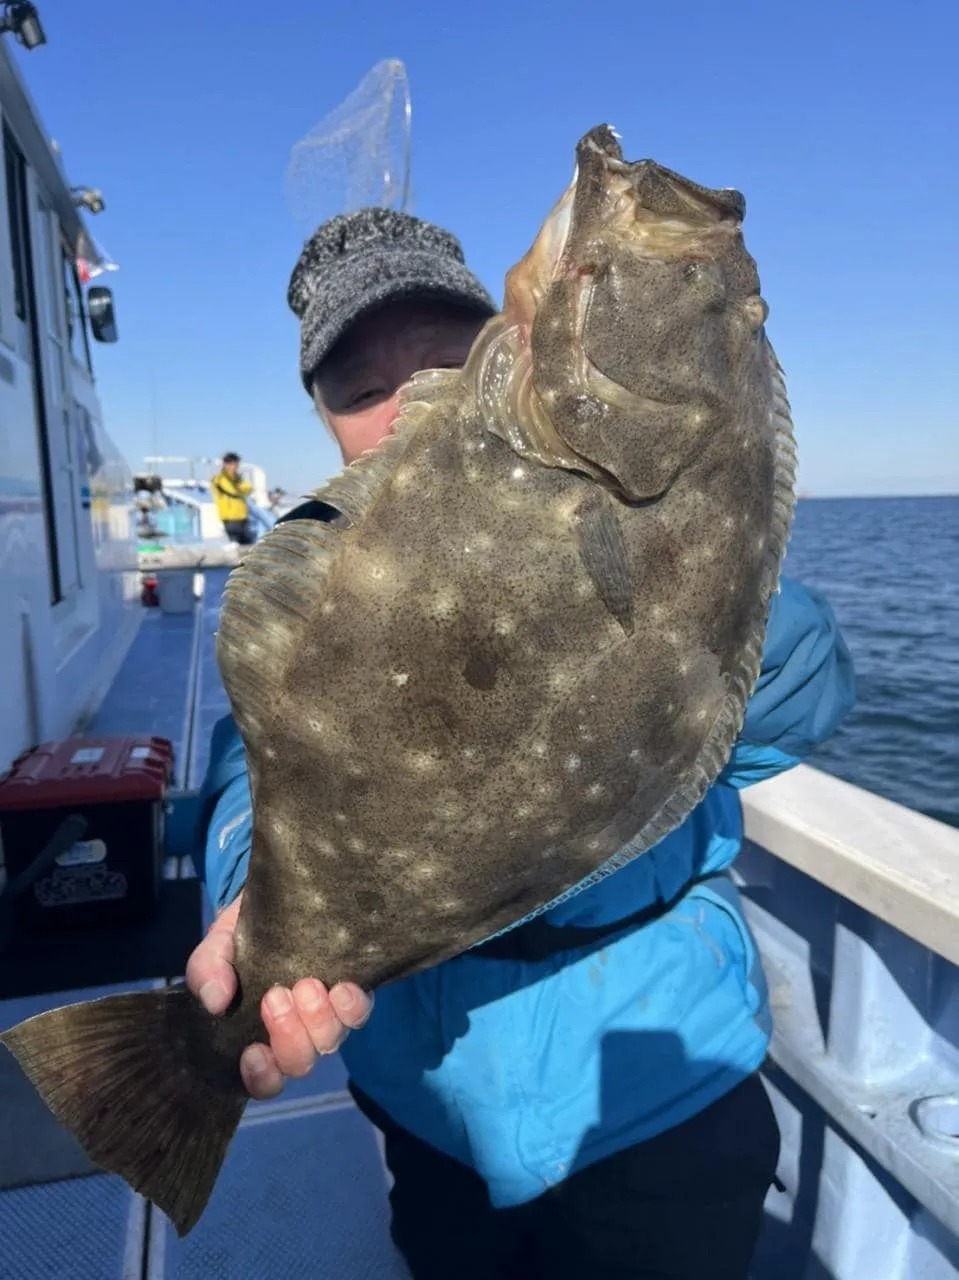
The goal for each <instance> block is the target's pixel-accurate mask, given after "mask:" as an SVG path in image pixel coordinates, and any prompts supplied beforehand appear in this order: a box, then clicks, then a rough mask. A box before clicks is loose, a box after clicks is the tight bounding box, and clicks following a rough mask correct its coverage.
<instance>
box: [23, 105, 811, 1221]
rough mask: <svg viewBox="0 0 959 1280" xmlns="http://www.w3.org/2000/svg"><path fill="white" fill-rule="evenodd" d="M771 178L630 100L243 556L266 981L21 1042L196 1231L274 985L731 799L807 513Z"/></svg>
mask: <svg viewBox="0 0 959 1280" xmlns="http://www.w3.org/2000/svg"><path fill="white" fill-rule="evenodd" d="M744 211H745V205H744V200H743V197H742V196H741V195H740V194H739V193H738V192H736V191H732V190H709V189H707V188H704V187H702V186H698V185H696V184H695V183H693V182H690V181H687V180H686V179H685V178H682V177H680V176H679V175H678V174H676V173H673V172H671V171H670V170H668V169H665V168H663V167H662V166H660V165H659V164H656V163H654V162H653V161H650V160H643V161H639V162H637V163H627V162H625V161H624V159H623V155H622V151H621V149H620V146H619V143H618V138H617V135H616V134H615V133H614V132H613V131H612V130H611V129H610V128H608V127H606V126H601V127H599V128H596V129H594V130H592V131H591V132H590V133H588V134H587V135H586V136H585V137H584V138H583V139H582V140H581V141H580V143H579V145H578V148H577V167H576V174H575V177H574V179H573V182H572V184H571V186H570V187H569V189H568V190H567V192H566V193H565V194H564V195H563V197H562V198H561V200H560V201H559V203H558V205H557V206H556V208H555V209H554V210H553V212H552V213H551V215H550V216H549V218H548V219H547V221H546V223H545V224H544V226H543V228H542V230H541V232H540V234H539V235H538V237H537V238H536V240H535V242H534V244H533V246H532V248H531V249H530V251H529V253H528V254H527V255H526V256H525V257H524V258H523V259H522V260H521V261H520V262H519V263H518V264H517V265H516V266H515V267H514V268H513V269H512V270H511V271H510V272H509V274H508V276H507V281H506V295H505V305H504V308H503V311H502V313H501V314H499V315H497V316H496V317H494V318H493V319H491V320H490V321H489V323H488V324H487V325H486V326H485V327H484V328H483V330H482V332H481V333H480V335H479V336H478V338H477V340H476V343H475V345H474V347H473V349H472V351H471V353H470V356H469V359H468V362H467V364H466V366H465V367H464V369H463V370H461V371H454V372H451V371H448V370H447V371H429V372H425V373H422V374H418V375H417V376H416V377H414V378H413V379H412V381H411V382H410V384H409V385H408V386H407V387H406V388H405V389H404V391H403V394H402V400H401V403H402V408H401V418H400V421H399V422H398V424H397V426H396V430H395V434H394V435H392V436H391V437H389V438H388V439H387V440H386V441H385V442H384V443H383V444H382V445H381V446H380V447H378V448H377V449H376V450H374V451H373V452H371V453H369V454H367V455H365V456H364V457H363V458H362V459H360V460H359V461H358V462H355V463H354V464H353V465H351V466H350V467H348V468H347V469H346V470H345V471H344V472H343V473H342V474H341V475H340V476H338V477H337V478H336V479H334V480H333V481H331V482H330V483H329V484H328V485H327V486H326V487H325V488H323V489H321V490H320V491H319V492H318V493H317V495H316V496H317V497H318V498H320V499H322V500H323V501H324V502H326V503H328V504H329V505H330V506H332V507H334V508H335V509H337V510H338V511H339V512H341V513H342V519H341V521H340V522H338V526H337V527H331V526H330V525H327V524H324V523H322V522H319V521H311V520H292V521H289V522H286V523H283V524H281V525H279V526H277V527H276V528H275V529H274V530H273V531H271V532H270V533H269V534H267V535H266V536H265V537H264V538H263V539H262V540H261V541H259V542H258V543H257V544H256V545H255V546H254V547H253V548H252V549H251V550H250V552H249V554H247V555H246V557H245V558H244V560H243V562H242V563H241V564H240V566H239V567H238V568H237V569H236V570H235V571H234V572H233V573H232V574H231V577H230V580H229V583H228V586H227V591H226V596H225V601H224V606H223V611H222V618H221V622H220V631H219V636H218V655H219V662H220V667H221V672H222V676H223V681H224V684H225V686H226V689H227V692H228V694H229V698H230V702H231V704H232V708H233V713H234V716H235V719H236V723H237V725H238V727H239V730H240V733H241V735H242V737H243V741H244V743H245V746H246V752H247V759H248V763H249V776H250V785H251V792H252V798H253V852H252V858H251V861H250V868H249V879H248V881H247V885H246V892H245V895H244V899H243V905H242V910H241V913H240V917H239V923H238V927H237V935H236V968H237V971H238V975H239V981H240V994H239V996H238V998H237V1000H236V1001H235V1003H234V1005H233V1007H232V1008H231V1010H230V1011H229V1012H228V1013H227V1015H226V1016H224V1017H219V1018H216V1017H212V1016H210V1015H209V1014H207V1013H206V1012H205V1010H204V1009H203V1008H202V1007H201V1006H200V1005H199V1003H198V1002H197V1001H196V1000H195V999H194V998H193V996H192V995H191V994H190V993H189V992H188V991H187V990H186V989H185V988H173V989H170V990H163V991H151V992H137V993H135V994H129V995H120V996H111V997H107V998H105V999H101V1000H97V1001H91V1002H87V1003H81V1004H75V1005H71V1006H68V1007H66V1008H62V1009H58V1010H54V1011H53V1012H49V1013H45V1014H41V1015H40V1016H38V1017H35V1018H32V1019H30V1020H29V1021H26V1022H24V1023H22V1024H20V1025H19V1026H17V1027H15V1028H14V1029H13V1030H11V1031H9V1032H7V1033H6V1034H5V1035H4V1036H3V1037H2V1039H3V1041H4V1043H5V1044H6V1045H7V1046H8V1047H9V1048H10V1049H11V1050H12V1051H13V1052H14V1054H15V1055H16V1056H17V1058H18V1059H19V1061H20V1063H21V1064H22V1066H23V1068H24V1070H25V1071H26V1073H27V1075H28V1076H29V1077H30V1079H31V1080H32V1081H33V1083H34V1085H35V1086H36V1088H37V1089H38V1091H39V1093H40V1094H41V1096H42V1097H43V1099H44V1100H45V1102H46V1103H47V1105H48V1106H49V1107H50V1108H51V1110H52V1111H53V1112H54V1114H55V1115H56V1116H58V1117H59V1119H60V1120H61V1121H62V1122H63V1123H64V1124H65V1125H66V1126H67V1128H68V1129H69V1130H71V1131H72V1132H73V1133H74V1134H75V1135H76V1137H77V1138H78V1139H79V1141H80V1142H81V1143H82V1145H83V1146H84V1148H85V1149H86V1151H87V1152H88V1153H89V1155H90V1157H91V1158H92V1160H93V1161H95V1162H96V1163H97V1164H98V1165H100V1166H102V1167H103V1168H105V1169H108V1170H112V1171H114V1172H116V1173H118V1174H120V1175H121V1176H122V1177H123V1178H125V1179H126V1181H127V1182H128V1183H129V1184H130V1185H131V1186H132V1187H133V1188H135V1189H136V1190H137V1191H139V1192H141V1193H142V1194H143V1195H144V1196H146V1197H148V1198H149V1199H150V1200H152V1201H154V1202H155V1203H156V1204H157V1205H158V1206H159V1207H160V1208H161V1209H162V1210H163V1211H164V1212H165V1213H166V1214H167V1215H168V1216H169V1217H170V1218H171V1219H172V1221H173V1223H174V1225H175V1227H176V1229H177V1231H178V1232H179V1233H180V1234H185V1233H186V1232H188V1231H189V1230H190V1229H191V1228H192V1227H193V1225H194V1224H195V1223H196V1221H197V1220H198V1218H199V1217H200V1215H201V1213H202V1211H203V1209H204V1207H205V1205H206V1203H207V1200H208V1197H209V1195H210V1193H211V1190H212V1188H213V1186H214V1183H215V1181H216V1179H217V1176H218V1173H219V1170H220V1167H221V1164H222V1161H223V1159H224V1156H225V1154H226V1151H227V1148H228V1145H229V1143H230V1141H231V1138H232V1136H233V1134H234V1131H235V1129H236V1127H237V1125H238V1123H239V1121H240V1118H241V1115H242V1113H243V1109H244V1106H245V1103H246V1101H247V1098H246V1094H245V1092H244V1090H243V1086H242V1084H241V1080H240V1075H239V1070H238V1060H239V1057H240V1053H241V1051H242V1049H243V1048H244V1047H245V1046H246V1045H248V1044H250V1043H251V1042H253V1041H254V1040H264V1039H265V1038H266V1032H265V1030H264V1028H263V1026H262V1024H261V1022H260V1015H259V1007H260V1001H261V999H262V997H263V995H264V994H265V992H266V991H267V990H268V989H269V988H270V987H271V986H272V985H273V984H275V983H281V984H291V983H293V982H295V981H296V980H298V979H300V978H302V977H305V976H315V977H317V978H320V979H321V980H322V981H324V982H326V983H328V984H333V983H334V982H337V981H339V980H344V979H348V980H352V981H354V982H357V983H359V984H361V985H362V986H364V987H366V988H368V989H375V988H376V987H378V986H380V985H382V984H384V983H389V982H392V981H395V980H397V979H400V978H403V977H406V976H408V975H410V974H413V973H415V972H417V971H418V970H421V969H424V968H426V967H428V966H432V965H436V964H438V963H440V962H441V961H443V960H445V959H447V958H448V957H451V956H455V955H458V954H460V953H462V952H463V951H464V950H466V949H468V948H470V947H471V946H473V945H475V944H477V943H479V942H481V941H483V940H485V939H488V938H490V937H492V936H493V935H495V934H497V933H498V932H501V931H503V930H505V929H508V928H510V927H512V926H514V925H515V924H516V923H517V922H520V921H523V920H525V919H527V918H530V917H532V916H534V915H536V914H537V913H539V912H541V911H542V910H544V909H546V908H547V907H549V906H550V905H553V904H555V903H557V902H559V901H562V900H563V899H564V897H566V896H568V895H570V894H571V893H574V892H578V891H579V890H580V889H581V888H582V887H583V886H585V885H587V884H590V883H592V882H593V881H595V880H597V879H598V878H600V877H602V876H604V875H607V874H609V873H610V872H611V871H614V870H615V869H616V868H617V867H619V866H621V865H623V864H624V863H625V862H626V861H628V860H629V859H631V858H633V857H636V856H637V855H639V854H641V853H642V852H643V851H644V850H646V849H648V848H649V847H650V846H651V845H653V844H654V843H655V842H656V841H658V840H659V839H661V838H662V837H663V836H664V835H666V834H667V832H669V831H670V830H672V829H673V828H674V827H676V826H677V824H679V823H680V822H681V821H682V820H683V819H684V818H685V817H686V816H687V815H688V814H689V812H690V811H691V810H692V808H693V807H694V806H695V805H696V804H697V803H698V802H699V801H700V800H701V799H702V797H703V795H704V793H705V792H706V790H707V789H708V787H709V786H710V785H711V784H712V783H713V782H714V781H715V779H716V778H717V776H718V774H719V773H720V771H721V769H722V768H723V766H724V764H725V762H726V761H727V759H728V757H729V753H730V751H731V748H732V744H733V742H734V740H735V738H736V736H737V734H738V732H739V730H740V728H741V726H742V722H743V717H744V712H745V707H746V702H747V699H748V697H749V695H750V693H751V691H752V688H753V686H754V683H755V681H756V678H757V676H758V672H759V664H760V655H761V652H762V647H763V642H764V636H765V628H766V619H767V613H768V606H769V601H770V597H771V595H772V593H773V592H774V591H775V590H776V588H777V582H778V575H779V571H780V564H781V560H782V557H783V554H784V549H785V544H786V540H787V536H788V531H789V526H790V522H791V518H792V511H793V490H794V470H795V455H794V447H793V442H792V429H791V423H790V414H789V406H788V402H787V397H786V391H785V385H784V379H783V375H782V371H781V369H780V366H779V364H778V362H777V359H776V357H775V356H774V354H773V351H772V348H771V346H770V344H769V341H768V339H767V337H766V333H765V321H766V315H767V308H766V304H765V303H764V301H763V299H762V297H761V295H760V290H759V280H758V276H757V272H756V267H755V264H754V262H753V260H752V258H751V257H750V255H749V254H748V252H747V251H746V248H745V246H744V242H743V236H742V222H743V217H744Z"/></svg>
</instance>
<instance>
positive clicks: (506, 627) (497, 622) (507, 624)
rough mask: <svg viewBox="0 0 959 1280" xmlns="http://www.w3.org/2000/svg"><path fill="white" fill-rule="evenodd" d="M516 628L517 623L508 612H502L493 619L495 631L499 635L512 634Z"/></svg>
mask: <svg viewBox="0 0 959 1280" xmlns="http://www.w3.org/2000/svg"><path fill="white" fill-rule="evenodd" d="M515 630H516V623H515V622H514V621H513V619H512V618H510V617H509V616H508V615H507V614H505V613H502V614H500V616H499V617H498V618H494V619H493V631H494V632H495V634H496V635H498V636H511V635H512V634H513V632H514V631H515Z"/></svg>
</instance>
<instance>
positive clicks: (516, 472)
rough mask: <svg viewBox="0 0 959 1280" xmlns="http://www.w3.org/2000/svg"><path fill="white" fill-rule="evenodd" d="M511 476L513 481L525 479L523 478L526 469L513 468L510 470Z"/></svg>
mask: <svg viewBox="0 0 959 1280" xmlns="http://www.w3.org/2000/svg"><path fill="white" fill-rule="evenodd" d="M511 475H512V478H513V479H514V480H522V479H524V478H525V476H526V468H525V467H514V468H513V470H512V472H511Z"/></svg>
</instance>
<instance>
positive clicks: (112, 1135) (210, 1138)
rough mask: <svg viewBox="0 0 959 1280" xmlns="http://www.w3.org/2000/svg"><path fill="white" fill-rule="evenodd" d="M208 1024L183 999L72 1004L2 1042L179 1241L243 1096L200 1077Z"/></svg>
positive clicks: (210, 1180)
mask: <svg viewBox="0 0 959 1280" xmlns="http://www.w3.org/2000/svg"><path fill="white" fill-rule="evenodd" d="M212 1023H213V1019H212V1016H211V1015H209V1014H206V1013H205V1012H203V1011H202V1010H200V1007H199V1006H198V1005H197V1003H196V1001H195V1000H194V998H193V997H192V996H191V995H190V993H189V992H187V991H185V990H182V989H181V990H172V991H170V990H165V991H137V992H132V993H130V994H125V995H119V996H107V997H105V998H103V999H100V1000H87V1001H84V1002H82V1003H80V1004H71V1005H65V1006H64V1007H63V1008H60V1009H53V1010H51V1011H50V1012H49V1013H41V1014H38V1015H37V1016H36V1017H34V1018H28V1019H27V1021H26V1022H21V1023H20V1024H19V1025H18V1026H15V1027H12V1028H11V1029H10V1030H9V1031H5V1032H4V1033H3V1035H0V1042H2V1043H3V1044H5V1045H6V1047H7V1048H8V1049H9V1050H10V1051H11V1052H12V1053H13V1055H14V1057H15V1058H16V1059H17V1061H18V1062H19V1063H20V1066H21V1067H22V1068H23V1071H24V1072H25V1074H26V1075H27V1077H28V1078H29V1080H30V1082H31V1084H32V1085H33V1086H34V1088H35V1089H36V1090H37V1092H38V1093H39V1094H40V1097H41V1098H42V1099H43V1101H44V1102H45V1103H46V1105H47V1106H48V1107H49V1109H50V1110H51V1111H52V1112H53V1114H54V1115H55V1116H56V1118H57V1119H58V1120H59V1121H60V1122H61V1123H62V1124H63V1125H64V1126H65V1127H66V1128H67V1129H68V1130H69V1131H70V1133H72V1134H73V1136H74V1137H75V1138H76V1139H77V1141H78V1142H79V1143H80V1145H81V1146H82V1147H83V1149H84V1150H85V1151H86V1153H87V1155H88V1156H89V1157H90V1159H91V1160H92V1161H93V1162H94V1164H96V1165H99V1166H100V1168H102V1169H106V1170H108V1171H109V1172H111V1173H117V1174H119V1175H120V1177H121V1178H123V1179H124V1180H125V1181H126V1182H127V1183H129V1185H130V1186H131V1187H132V1188H133V1189H134V1191H138V1192H140V1193H141V1194H142V1195H144V1196H146V1197H147V1199H148V1200H152V1201H153V1202H154V1203H155V1204H157V1205H158V1206H159V1208H160V1209H162V1210H163V1212H164V1213H165V1214H166V1215H167V1216H168V1217H169V1218H170V1220H171V1221H172V1223H173V1225H174V1226H175V1227H176V1230H177V1233H178V1234H179V1235H181V1236H182V1235H186V1233H187V1232H188V1231H190V1230H191V1228H192V1227H193V1226H194V1225H195V1224H196V1222H197V1219H198V1218H199V1217H200V1215H201V1213H202V1212H203V1210H204V1208H205V1207H206V1203H207V1200H208V1199H209V1197H210V1192H211V1191H212V1190H213V1186H214V1183H215V1182H216V1180H217V1176H218V1174H219V1172H220V1167H221V1165H222V1164H223V1159H224V1157H225V1155H226V1152H227V1148H228V1147H229V1145H230V1141H231V1140H232V1138H233V1134H234V1133H235V1131H236V1128H237V1125H238V1124H239V1123H240V1118H241V1116H242V1115H243V1109H244V1107H245V1105H246V1101H247V1099H246V1096H245V1094H244V1092H243V1089H242V1086H241V1084H240V1077H239V1072H238V1071H236V1072H235V1076H236V1080H235V1083H233V1082H232V1081H231V1080H229V1079H225V1078H223V1073H222V1070H221V1071H220V1072H214V1074H213V1076H212V1077H211V1075H210V1074H208V1073H207V1072H204V1070H203V1069H202V1067H201V1065H200V1064H201V1063H203V1062H204V1059H205V1058H207V1059H208V1058H209V1049H208V1047H207V1046H206V1044H205V1043H204V1042H205V1041H206V1040H209V1041H211V1042H212V1032H211V1030H210V1027H211V1026H212Z"/></svg>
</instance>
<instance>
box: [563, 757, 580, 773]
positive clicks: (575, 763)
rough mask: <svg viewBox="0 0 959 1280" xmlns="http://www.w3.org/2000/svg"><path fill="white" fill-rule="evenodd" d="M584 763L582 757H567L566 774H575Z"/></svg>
mask: <svg viewBox="0 0 959 1280" xmlns="http://www.w3.org/2000/svg"><path fill="white" fill-rule="evenodd" d="M582 763H583V762H582V760H581V759H580V757H579V756H575V755H573V756H567V757H566V772H567V773H575V772H576V770H577V769H578V768H579V767H580V766H581V765H582Z"/></svg>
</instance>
